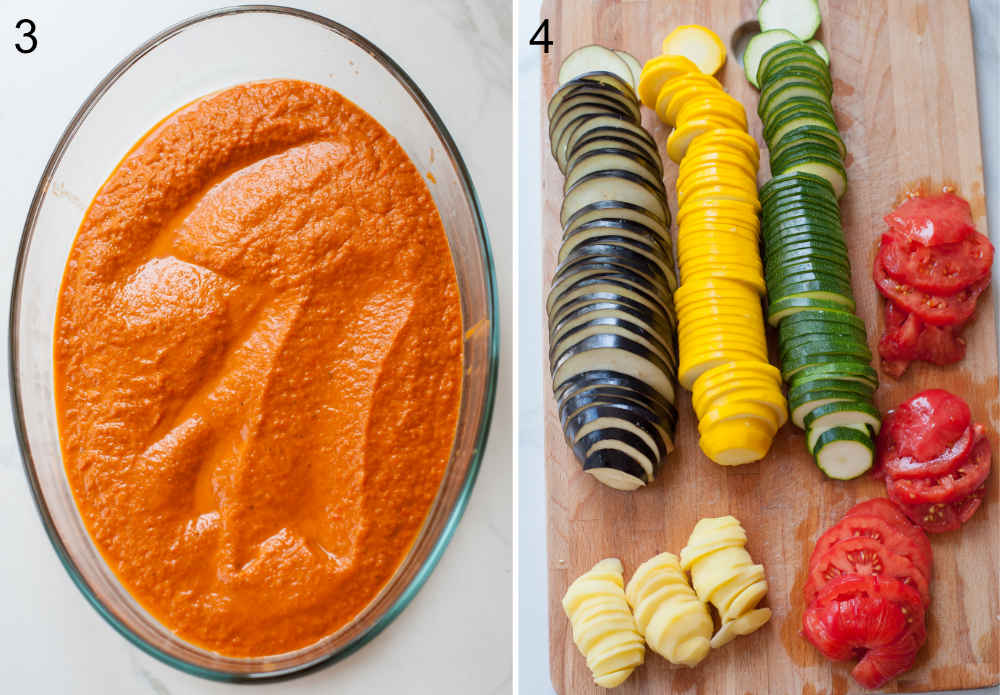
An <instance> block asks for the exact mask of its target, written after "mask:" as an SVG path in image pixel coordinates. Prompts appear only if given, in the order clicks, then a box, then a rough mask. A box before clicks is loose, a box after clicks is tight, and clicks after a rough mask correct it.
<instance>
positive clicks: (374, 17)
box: [0, 0, 513, 695]
mask: <svg viewBox="0 0 1000 695" xmlns="http://www.w3.org/2000/svg"><path fill="white" fill-rule="evenodd" d="M293 1H294V0H288V2H289V4H291V3H292V2H293ZM226 4H234V3H232V2H228V1H227V0H215V2H212V1H211V0H170V1H169V2H137V1H131V2H129V1H128V0H88V1H87V2H82V1H80V0H33V1H28V0H23V1H19V0H0V87H2V91H0V287H2V295H3V296H4V297H5V298H6V297H8V296H9V291H10V283H11V273H12V270H13V265H14V257H15V254H16V250H17V244H18V240H19V238H20V233H21V228H22V226H23V224H24V219H25V215H26V213H27V209H28V205H29V203H30V200H31V196H32V194H33V193H34V189H35V184H36V182H37V181H38V178H39V176H40V175H41V172H42V169H43V168H44V165H45V162H46V161H47V159H48V157H49V155H50V154H51V152H52V149H53V147H54V146H55V144H56V141H57V140H58V138H59V136H60V134H61V133H62V130H63V128H64V127H65V126H66V124H67V123H68V122H69V120H70V117H71V116H72V115H73V113H74V112H75V110H76V109H77V107H78V106H79V105H80V103H81V102H82V101H83V100H84V98H85V97H86V96H87V95H88V94H89V93H90V91H91V90H92V89H93V88H94V86H95V85H96V84H97V82H98V81H99V80H100V79H101V78H103V77H104V75H105V74H106V73H107V72H108V71H109V70H110V69H111V68H112V67H113V66H114V65H115V64H116V63H117V62H118V61H119V60H120V59H121V58H123V57H124V56H125V55H126V54H128V53H129V52H130V51H131V50H132V49H134V48H135V47H136V46H138V45H139V44H140V43H142V42H143V41H145V40H146V39H147V38H149V37H150V36H152V35H153V34H155V33H157V32H158V31H160V30H161V29H163V28H165V27H166V26H168V25H170V24H173V23H174V22H177V21H179V20H181V19H184V18H186V17H188V16H190V15H193V14H196V13H199V12H203V11H205V10H209V9H213V8H214V7H218V6H220V5H226ZM295 4H296V5H297V6H299V7H302V8H303V9H308V10H312V11H314V12H318V13H320V14H323V15H326V16H328V17H330V18H331V19H335V20H337V21H339V22H342V23H343V24H346V25H347V26H349V27H351V28H352V29H355V30H356V31H359V32H360V33H361V34H363V35H364V36H366V37H367V38H368V39H370V40H372V41H373V42H374V43H375V44H377V45H378V46H380V47H381V48H383V49H384V50H385V51H386V52H387V53H388V54H389V55H390V56H391V57H392V58H393V59H395V60H396V61H397V62H398V63H399V64H401V65H402V67H403V68H404V69H405V70H406V71H407V72H408V73H409V74H410V75H411V76H412V77H413V78H414V80H415V81H416V82H417V84H418V85H419V86H420V87H421V89H423V91H424V93H425V94H426V95H427V96H428V98H429V99H430V101H431V102H432V103H433V104H434V106H435V107H436V108H437V110H438V112H439V113H440V115H441V116H442V118H443V119H444V122H445V123H446V124H447V126H448V128H449V130H450V131H451V134H452V136H453V137H454V139H455V141H456V142H457V143H458V147H459V149H460V151H461V152H462V155H463V156H464V158H465V161H466V163H467V164H468V166H469V168H470V170H471V172H472V177H473V180H474V182H475V185H476V187H477V189H478V192H479V197H480V200H481V201H482V204H483V207H484V211H485V215H486V221H487V225H488V227H489V231H490V236H491V239H492V243H493V252H494V255H495V258H496V262H497V264H496V272H497V278H498V280H499V287H500V297H501V311H502V319H503V320H502V325H501V331H502V337H503V345H502V355H503V358H502V360H501V367H500V389H499V394H498V398H497V402H496V408H495V414H494V418H493V428H492V431H491V434H490V441H489V447H488V450H487V454H486V456H485V459H484V462H483V468H482V472H481V473H480V475H479V480H478V482H477V484H476V487H475V491H474V492H473V495H472V499H471V502H470V504H469V508H468V511H466V513H465V518H464V519H463V520H462V523H461V524H460V525H459V527H458V531H457V533H456V534H455V537H454V539H453V540H452V542H451V545H450V546H449V547H448V549H447V551H446V552H445V554H444V557H443V559H442V560H441V563H440V565H439V566H438V568H437V569H436V570H435V571H434V573H433V574H432V575H431V577H430V579H429V580H428V582H427V584H426V585H425V586H424V588H423V589H422V590H421V591H420V593H419V594H418V595H417V597H416V598H415V599H414V601H413V602H412V604H411V605H410V606H409V607H408V608H407V609H406V610H405V611H404V612H403V614H402V615H401V616H400V617H399V618H398V619H397V620H396V621H395V622H394V623H393V624H392V625H391V626H389V628H388V629H386V630H385V632H383V633H382V634H381V635H380V636H379V637H378V638H376V639H375V641H374V642H372V643H371V644H369V645H368V646H366V647H365V648H363V649H361V650H360V651H359V652H357V653H356V654H354V655H353V656H351V657H349V658H348V659H347V660H345V661H344V662H342V663H340V664H337V665H334V666H332V667H330V668H327V669H325V670H322V671H320V672H318V673H315V674H311V675H309V676H305V677H303V678H301V679H298V680H295V681H292V682H287V683H282V684H277V685H272V686H256V687H255V688H254V689H253V692H254V693H261V695H264V694H265V693H278V692H281V693H285V692H291V693H296V694H298V693H303V694H305V693H330V692H337V693H343V694H346V695H350V694H352V693H366V694H367V693H436V694H444V695H450V694H453V693H454V694H462V695H466V694H479V693H482V694H483V695H492V694H493V693H505V692H510V691H511V662H512V655H511V643H512V641H511V640H512V638H511V611H512V601H511V585H512V577H511V532H512V529H511V485H512V483H511V478H512V470H511V463H510V461H511V439H512V433H511V411H512V408H511V381H512V379H511V360H510V356H511V354H512V353H511V334H512V321H511V318H510V317H511V295H512V289H511V288H512V281H511V278H512V272H513V271H512V264H511V229H512V213H511V205H512V200H511V197H512V196H511V183H510V182H511V152H510V141H511V133H512V125H511V119H510V114H511V99H512V96H511V90H512V74H511V73H512V70H511V46H510V36H511V8H510V4H509V3H508V2H505V1H504V0H490V1H488V2H487V1H483V2H465V1H463V0H435V2H430V3H423V2H419V3H418V2H408V1H407V0H395V1H388V0H366V1H365V2H346V1H340V0H326V1H325V2H323V1H315V2H302V1H297V2H295ZM22 17H30V18H31V19H33V20H34V21H35V22H36V24H37V27H38V29H37V32H36V34H37V36H38V40H39V45H38V49H37V50H36V51H35V52H34V53H31V54H29V55H21V54H19V53H17V52H16V51H15V50H14V47H13V44H14V42H15V41H16V40H17V32H16V31H15V28H14V25H15V23H16V22H17V21H18V20H19V19H21V18H22ZM456 56H461V59H456ZM195 69H196V68H195ZM473 113H474V114H477V115H476V117H475V119H470V118H469V116H470V114H473ZM56 281H58V278H53V282H56ZM4 306H6V303H5V304H4ZM4 313H5V314H6V312H4ZM2 326H3V328H2V329H0V330H2V335H0V344H2V346H3V348H2V350H3V353H4V354H3V356H2V362H3V369H2V371H0V374H2V376H0V380H3V381H4V382H5V383H4V384H2V385H0V529H3V552H2V553H0V679H2V683H0V692H2V693H12V694H14V693H16V694H18V695H20V694H21V693H24V694H28V693H30V694H31V695H35V694H39V695H50V694H62V693H74V694H75V693H82V694H84V695H90V694H93V695H111V694H113V693H153V694H154V695H171V694H173V695H179V694H188V693H194V694H200V693H222V692H235V691H236V689H237V687H238V686H231V685H222V684H218V683H210V682H208V681H202V680H199V679H196V678H194V677H192V676H187V675H185V674H182V673H180V672H178V671H175V670H173V669H171V668H169V667H167V666H164V665H162V664H160V663H159V662H157V661H155V660H153V659H152V658H150V657H147V656H146V655H145V654H143V653H141V652H140V651H139V650H138V649H136V648H135V647H133V646H131V645H130V644H128V643H126V642H125V640H124V639H122V638H121V637H119V636H118V634H117V633H115V632H114V631H113V630H112V629H111V628H110V627H109V626H108V625H106V624H105V623H104V621H103V620H102V619H101V618H100V617H99V616H98V615H97V613H96V612H95V611H94V610H93V609H92V608H91V607H90V606H89V605H87V603H86V602H85V601H84V600H83V598H82V596H81V595H80V593H79V592H78V591H77V589H76V588H75V587H74V586H73V585H72V583H71V582H70V580H69V577H68V576H67V574H66V573H65V571H64V570H63V568H62V566H61V565H60V564H59V562H58V560H57V558H56V555H55V552H54V551H53V550H52V548H51V546H50V545H49V542H48V540H47V539H46V537H45V535H44V533H43V531H42V526H41V522H40V521H39V519H38V515H37V513H36V512H35V508H34V505H33V503H32V502H31V499H30V494H29V491H28V486H27V483H26V480H25V477H24V473H23V471H22V468H21V459H20V456H19V454H18V451H17V446H16V444H15V440H14V434H13V429H12V425H11V417H10V406H9V400H8V398H7V396H6V393H7V387H6V380H7V369H6V364H7V356H6V351H7V335H6V330H7V321H6V320H3V321H2ZM244 691H245V692H249V691H246V690H244Z"/></svg>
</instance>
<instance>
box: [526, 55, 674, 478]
mask: <svg viewBox="0 0 1000 695" xmlns="http://www.w3.org/2000/svg"><path fill="white" fill-rule="evenodd" d="M628 57H630V56H623V55H618V54H616V53H615V52H614V51H611V50H609V49H606V48H604V47H602V46H585V47H583V48H580V49H577V50H576V51H574V52H573V53H571V54H570V55H569V56H568V57H567V59H566V60H565V61H564V63H563V65H562V68H561V69H560V87H559V89H557V90H556V92H555V94H553V95H552V98H551V99H550V100H549V105H548V116H549V129H548V132H549V141H550V146H551V149H552V154H553V157H554V158H555V160H556V163H557V164H558V165H559V169H560V171H562V172H563V173H564V174H565V181H564V185H563V201H562V206H561V209H560V215H559V221H560V224H562V227H563V235H562V243H561V247H560V249H559V254H558V264H557V267H556V269H555V272H554V274H553V277H552V283H551V285H550V289H549V294H548V296H547V298H546V302H545V308H546V313H547V315H548V329H549V330H548V339H549V343H548V345H549V348H548V352H549V367H550V372H551V376H552V388H553V394H554V395H555V398H556V403H557V408H558V412H559V421H560V423H561V425H562V428H563V432H564V434H565V435H566V441H567V443H568V444H569V446H570V448H571V449H572V450H573V452H574V454H575V455H576V457H577V458H578V459H579V460H580V463H581V465H582V467H583V470H584V471H585V472H587V473H590V474H591V475H593V476H594V477H595V478H596V479H597V480H599V481H600V482H602V483H603V484H605V485H608V486H609V487H612V488H615V489H618V490H635V489H637V488H639V487H642V486H644V485H646V484H648V483H650V482H652V480H653V478H654V476H655V473H656V470H657V468H658V467H659V466H660V465H661V464H662V462H663V460H664V459H666V457H667V456H668V455H669V454H670V452H671V451H672V450H673V447H674V438H675V431H676V427H677V408H676V406H675V405H674V400H675V397H676V392H677V391H676V389H677V368H678V362H677V357H678V353H677V319H676V312H675V310H674V302H673V291H674V290H675V289H676V288H677V270H676V267H675V264H674V245H673V241H672V239H671V236H670V224H671V222H672V219H671V214H670V208H669V206H668V205H667V194H666V190H665V189H664V185H663V160H662V158H661V156H660V153H659V149H658V147H657V145H656V142H655V141H654V140H653V137H652V136H651V135H650V134H649V132H648V131H646V130H645V129H644V128H643V127H642V124H641V121H640V117H641V113H640V107H639V100H638V98H637V97H636V94H635V89H634V84H633V82H634V78H633V76H632V74H631V72H630V71H631V70H633V69H634V68H635V67H636V66H635V65H633V64H632V63H634V61H629V60H627V58H628Z"/></svg>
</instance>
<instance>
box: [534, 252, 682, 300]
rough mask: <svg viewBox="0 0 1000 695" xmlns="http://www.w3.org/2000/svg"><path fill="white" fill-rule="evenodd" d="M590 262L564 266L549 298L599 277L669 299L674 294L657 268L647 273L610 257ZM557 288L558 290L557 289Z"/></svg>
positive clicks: (584, 261) (553, 284)
mask: <svg viewBox="0 0 1000 695" xmlns="http://www.w3.org/2000/svg"><path fill="white" fill-rule="evenodd" d="M589 261H590V259H584V260H583V261H581V262H580V263H575V264H573V265H571V266H563V268H564V272H562V273H560V274H559V277H557V278H554V279H553V281H552V288H553V290H552V291H550V293H549V296H550V297H555V296H558V295H559V294H560V293H561V292H563V291H565V290H566V289H567V288H569V286H570V285H572V284H574V283H575V282H578V281H580V280H584V279H586V278H592V277H595V276H599V275H605V276H607V277H612V278H615V279H617V280H624V281H627V282H629V283H631V284H633V285H635V286H637V287H640V288H642V289H644V290H647V291H648V292H651V293H653V294H657V295H661V296H664V297H669V296H671V294H672V293H671V290H670V285H669V283H668V281H667V279H666V278H664V277H663V276H662V275H660V274H659V273H658V272H657V269H656V268H655V267H651V268H649V270H648V272H647V271H646V270H638V269H636V268H634V267H630V266H628V265H620V264H616V263H615V262H614V261H613V259H610V258H608V257H604V258H603V259H602V260H600V261H596V262H594V263H591V262H589ZM557 286H558V288H559V289H558V290H556V289H555V288H556V287H557Z"/></svg>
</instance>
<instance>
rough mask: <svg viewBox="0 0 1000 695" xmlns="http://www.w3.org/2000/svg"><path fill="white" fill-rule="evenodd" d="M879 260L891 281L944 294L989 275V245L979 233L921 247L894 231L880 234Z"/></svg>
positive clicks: (990, 261) (936, 293)
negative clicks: (893, 232)
mask: <svg viewBox="0 0 1000 695" xmlns="http://www.w3.org/2000/svg"><path fill="white" fill-rule="evenodd" d="M881 256H882V263H883V264H884V265H885V272H886V273H887V274H888V275H889V277H891V278H892V279H893V280H898V281H899V282H902V283H905V284H907V285H909V286H911V287H915V288H916V289H918V290H921V291H923V292H929V293H930V294H935V295H942V296H948V295H952V294H955V293H956V292H958V291H960V290H961V289H962V288H964V287H968V286H969V285H972V284H974V283H977V282H979V281H980V280H982V279H983V278H985V277H986V276H988V275H989V274H990V267H991V266H992V265H993V244H991V243H990V240H989V239H988V238H987V237H985V236H983V235H982V234H980V233H979V232H975V231H974V232H972V233H971V234H970V235H969V236H967V237H965V238H964V239H962V240H961V241H956V242H954V243H951V244H941V245H940V246H924V245H923V244H921V243H919V242H915V241H912V240H909V239H905V238H903V237H901V236H900V235H898V234H883V235H882V254H881Z"/></svg>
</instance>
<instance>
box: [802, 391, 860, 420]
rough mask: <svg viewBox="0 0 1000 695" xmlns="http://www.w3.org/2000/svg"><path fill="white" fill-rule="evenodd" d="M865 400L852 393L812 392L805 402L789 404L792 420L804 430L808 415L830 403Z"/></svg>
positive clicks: (805, 397) (805, 398)
mask: <svg viewBox="0 0 1000 695" xmlns="http://www.w3.org/2000/svg"><path fill="white" fill-rule="evenodd" d="M863 399H864V396H861V395H859V394H857V393H852V392H850V391H811V392H809V393H807V394H805V395H804V396H803V400H801V401H799V402H797V403H789V404H788V405H789V407H790V409H791V416H790V419H791V421H792V423H793V424H794V425H795V426H796V427H798V428H799V429H804V428H805V426H806V423H805V419H806V415H808V414H809V413H811V412H812V411H814V410H816V409H817V408H819V407H820V406H824V405H829V404H830V403H858V402H865V401H864V400H863Z"/></svg>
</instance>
